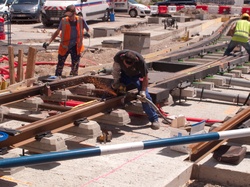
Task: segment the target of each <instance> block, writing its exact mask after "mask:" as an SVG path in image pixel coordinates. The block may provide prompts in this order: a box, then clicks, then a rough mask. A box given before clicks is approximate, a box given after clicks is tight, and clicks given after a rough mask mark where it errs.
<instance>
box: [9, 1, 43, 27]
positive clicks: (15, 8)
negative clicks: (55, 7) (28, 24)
mask: <svg viewBox="0 0 250 187" xmlns="http://www.w3.org/2000/svg"><path fill="white" fill-rule="evenodd" d="M43 5H44V0H14V2H13V4H12V5H11V8H10V14H11V15H10V17H11V21H36V22H39V23H40V22H41V20H42V14H41V11H42V7H43Z"/></svg>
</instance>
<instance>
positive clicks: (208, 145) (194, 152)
mask: <svg viewBox="0 0 250 187" xmlns="http://www.w3.org/2000/svg"><path fill="white" fill-rule="evenodd" d="M249 117H250V107H247V108H245V109H244V110H242V111H241V112H239V113H237V114H236V115H235V116H234V117H232V118H230V119H229V120H227V121H225V122H224V123H223V124H222V126H221V127H217V128H215V129H214V130H213V131H212V132H220V131H226V130H232V129H235V128H236V127H237V126H238V125H239V124H240V123H242V122H244V121H245V120H247V119H249ZM226 141H228V140H227V139H226V140H220V141H210V142H202V143H196V144H192V145H191V146H190V147H191V154H190V155H189V157H188V158H186V159H185V160H188V161H192V162H196V163H197V162H199V161H201V160H202V159H203V158H204V157H206V156H207V155H208V154H210V153H212V152H213V151H214V150H216V149H217V148H218V147H219V146H220V145H222V144H223V143H225V142H226Z"/></svg>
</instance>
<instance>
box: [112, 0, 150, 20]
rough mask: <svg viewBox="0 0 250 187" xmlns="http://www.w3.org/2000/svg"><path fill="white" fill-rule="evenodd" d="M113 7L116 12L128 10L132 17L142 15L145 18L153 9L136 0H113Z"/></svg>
mask: <svg viewBox="0 0 250 187" xmlns="http://www.w3.org/2000/svg"><path fill="white" fill-rule="evenodd" d="M113 7H114V11H115V12H125V11H126V12H128V14H129V15H130V17H137V16H140V17H141V18H144V17H145V16H147V15H151V10H150V8H149V7H147V6H146V5H143V4H140V3H138V2H136V1H135V0H113Z"/></svg>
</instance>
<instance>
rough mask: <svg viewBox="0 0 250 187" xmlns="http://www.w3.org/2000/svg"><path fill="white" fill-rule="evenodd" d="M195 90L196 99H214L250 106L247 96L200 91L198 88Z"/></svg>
mask: <svg viewBox="0 0 250 187" xmlns="http://www.w3.org/2000/svg"><path fill="white" fill-rule="evenodd" d="M195 90H196V97H198V98H201V99H203V98H204V99H205V98H209V99H215V100H220V101H228V102H233V103H242V104H243V103H245V104H250V101H247V98H248V95H239V94H237V93H236V94H233V93H221V92H215V91H211V90H206V89H204V90H202V89H200V88H195Z"/></svg>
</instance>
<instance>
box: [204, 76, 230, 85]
mask: <svg viewBox="0 0 250 187" xmlns="http://www.w3.org/2000/svg"><path fill="white" fill-rule="evenodd" d="M204 81H205V82H213V83H214V84H215V85H216V86H223V85H225V84H226V79H224V78H223V77H220V78H219V77H206V78H205V79H204Z"/></svg>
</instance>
